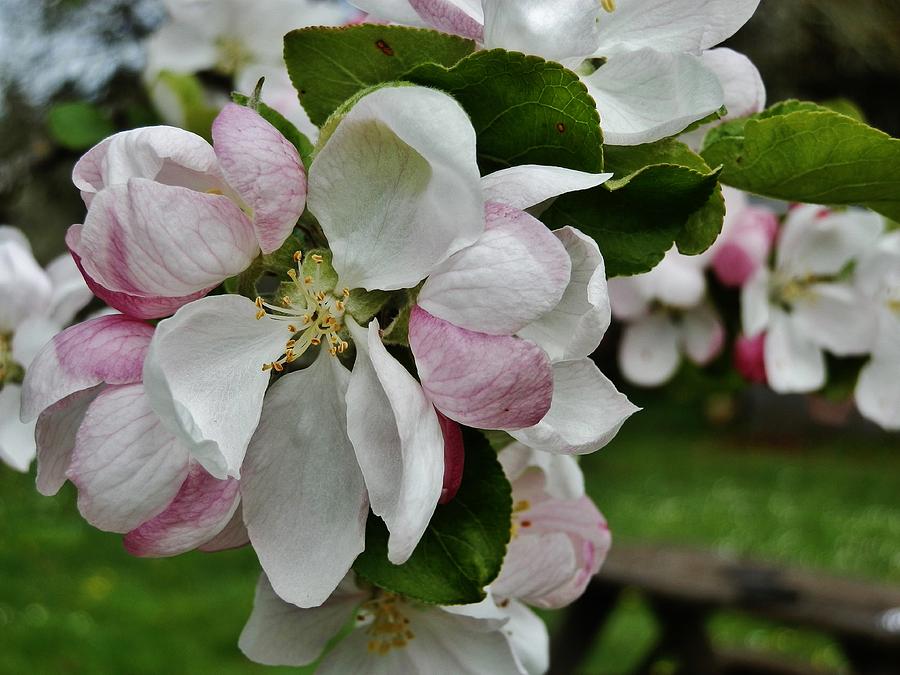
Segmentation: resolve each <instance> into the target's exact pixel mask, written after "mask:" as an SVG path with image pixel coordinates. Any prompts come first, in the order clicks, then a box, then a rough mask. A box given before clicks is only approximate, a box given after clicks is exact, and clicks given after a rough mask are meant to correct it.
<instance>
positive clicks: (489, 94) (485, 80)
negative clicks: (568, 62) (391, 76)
mask: <svg viewBox="0 0 900 675" xmlns="http://www.w3.org/2000/svg"><path fill="white" fill-rule="evenodd" d="M402 79H404V80H408V81H410V82H415V83H416V84H422V85H427V86H431V87H436V88H438V89H442V90H444V91H446V92H447V93H449V94H451V95H453V96H454V97H455V98H456V100H457V101H459V102H460V104H461V105H462V106H463V108H465V110H466V112H467V113H469V116H470V117H471V118H472V124H473V126H474V127H475V132H476V134H477V136H478V154H479V162H480V164H481V169H482V171H483V172H484V173H488V172H490V171H496V170H498V169H503V168H506V167H509V166H516V165H520V164H547V165H551V166H561V167H565V168H568V169H578V170H580V171H590V172H600V171H602V170H603V133H602V131H601V130H600V115H599V113H598V112H597V106H596V104H595V103H594V100H593V99H592V98H591V96H590V94H588V91H587V88H586V87H585V86H584V84H583V83H582V82H581V80H580V79H579V78H578V75H576V74H575V73H573V72H572V71H570V70H567V69H566V68H564V67H563V66H561V65H559V64H558V63H553V62H550V61H545V60H543V59H541V58H538V57H536V56H525V55H524V54H520V53H518V52H508V51H504V50H502V49H492V50H488V51H481V52H477V53H475V54H472V55H471V56H467V57H466V58H464V59H463V60H462V61H460V62H459V63H457V64H456V65H454V66H452V67H449V68H448V67H442V66H440V65H435V64H425V65H421V66H418V67H417V68H415V69H413V70H412V71H410V72H408V73H406V74H405V75H403V77H402Z"/></svg>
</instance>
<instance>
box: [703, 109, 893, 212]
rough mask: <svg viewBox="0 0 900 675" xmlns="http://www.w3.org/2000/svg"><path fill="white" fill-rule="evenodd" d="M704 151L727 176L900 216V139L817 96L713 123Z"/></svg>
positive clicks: (761, 190) (757, 189)
mask: <svg viewBox="0 0 900 675" xmlns="http://www.w3.org/2000/svg"><path fill="white" fill-rule="evenodd" d="M702 154H703V157H704V158H705V159H706V161H707V162H709V163H710V164H716V165H722V166H723V171H722V182H723V183H725V184H727V185H732V186H734V187H736V188H739V189H741V190H746V191H747V192H753V193H756V194H760V195H764V196H766V197H772V198H775V199H784V200H787V201H798V202H810V203H813V204H835V205H849V204H860V205H862V206H866V207H868V208H871V209H873V210H875V211H878V212H879V213H881V214H883V215H885V216H887V217H889V218H892V219H895V220H896V219H900V140H898V139H895V138H891V137H890V136H888V135H887V134H885V133H883V132H881V131H878V130H877V129H874V128H872V127H870V126H867V125H866V124H863V123H862V122H860V121H859V120H856V119H853V118H852V117H848V116H846V115H842V114H840V113H838V112H834V111H832V110H828V109H827V108H822V107H820V106H817V105H815V104H813V103H800V102H797V101H790V102H786V103H782V104H779V105H777V106H774V107H773V108H771V109H769V110H767V111H765V112H763V113H760V114H759V115H754V116H752V117H750V118H747V119H744V120H737V121H734V122H730V123H728V124H724V125H722V127H720V128H718V129H715V130H713V131H712V132H710V134H709V135H708V136H707V138H706V142H705V145H704V149H703V152H702Z"/></svg>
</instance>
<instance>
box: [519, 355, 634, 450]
mask: <svg viewBox="0 0 900 675" xmlns="http://www.w3.org/2000/svg"><path fill="white" fill-rule="evenodd" d="M638 410H639V408H637V407H635V406H634V405H632V404H631V402H630V401H629V400H628V399H627V398H626V397H625V396H624V395H623V394H621V393H619V392H618V391H617V390H616V388H615V386H614V385H613V383H612V382H610V381H609V379H607V377H606V376H605V375H604V374H603V373H601V372H600V370H599V369H598V368H597V366H596V365H595V364H594V362H593V361H591V360H590V359H579V360H576V361H560V362H558V363H554V364H553V403H552V405H551V406H550V411H549V412H548V413H547V414H546V416H545V417H544V418H543V419H542V420H541V421H540V422H538V423H537V424H535V425H534V426H532V427H529V428H526V429H519V430H508V431H509V434H510V435H511V436H512V437H513V438H515V439H516V440H518V441H521V442H522V443H524V444H525V445H527V446H528V447H530V448H534V449H535V450H541V451H544V452H552V453H554V454H563V455H583V454H587V453H590V452H594V451H595V450H598V449H599V448H602V447H603V446H604V445H606V444H607V443H609V442H610V441H611V440H612V439H613V437H615V435H616V434H617V433H618V432H619V429H621V428H622V425H623V424H624V423H625V420H627V419H628V418H629V417H631V415H633V414H634V413H635V412H637V411H638Z"/></svg>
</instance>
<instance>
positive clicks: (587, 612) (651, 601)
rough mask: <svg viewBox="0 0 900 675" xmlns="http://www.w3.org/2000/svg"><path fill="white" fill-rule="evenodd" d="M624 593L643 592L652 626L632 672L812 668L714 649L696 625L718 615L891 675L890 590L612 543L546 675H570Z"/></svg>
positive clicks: (713, 674)
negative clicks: (776, 629)
mask: <svg viewBox="0 0 900 675" xmlns="http://www.w3.org/2000/svg"><path fill="white" fill-rule="evenodd" d="M626 588H634V589H637V590H638V591H639V592H640V593H641V594H642V595H643V597H644V598H645V599H646V601H647V604H648V605H649V607H650V608H651V611H652V612H653V614H654V616H655V618H656V620H657V622H658V623H659V627H660V638H659V640H658V642H657V643H656V645H654V646H653V647H652V649H651V650H650V651H649V652H648V653H647V655H646V657H645V658H644V659H643V661H642V662H641V664H640V665H639V666H638V667H637V668H636V669H635V670H634V673H635V675H639V674H643V673H652V672H653V667H654V665H655V664H656V663H657V662H658V661H660V659H662V658H666V659H668V660H670V661H674V662H676V663H677V664H678V666H677V667H678V669H677V670H676V671H675V672H676V673H678V674H683V675H745V674H747V675H749V674H750V673H753V674H760V675H763V674H766V675H806V674H810V673H821V672H822V671H819V670H815V669H811V668H805V667H802V666H797V665H791V664H787V663H783V662H780V661H778V660H777V659H773V658H771V657H768V656H766V655H762V654H755V653H749V654H748V653H722V652H717V651H716V650H715V649H714V647H713V645H712V643H711V641H710V639H709V636H708V633H707V628H706V624H707V620H708V619H709V618H710V616H711V615H712V614H713V613H715V612H718V611H722V610H728V611H738V612H741V613H745V614H748V615H751V616H755V617H759V618H762V619H766V620H769V621H774V622H778V623H782V624H784V625H787V626H791V627H796V628H806V629H812V630H816V631H819V632H821V633H824V634H827V635H830V636H831V637H832V638H833V639H834V640H835V641H836V642H837V643H838V644H839V645H840V646H841V649H842V650H843V652H844V654H845V656H846V658H847V661H848V663H849V664H851V667H852V668H853V671H852V672H853V673H855V674H857V675H900V588H896V587H888V586H879V585H873V584H867V583H860V582H855V581H848V580H845V579H839V578H834V577H829V576H824V575H821V574H813V573H810V572H805V571H800V570H795V569H788V568H783V567H778V566H774V565H770V564H758V563H753V562H748V561H741V560H737V559H733V558H727V557H724V556H720V555H716V554H713V553H708V552H702V551H691V550H680V549H669V548H660V547H656V546H622V545H615V546H614V547H613V550H612V552H611V553H610V556H609V559H608V560H607V562H606V564H605V565H604V567H603V569H602V570H601V572H600V574H599V575H598V576H597V577H596V578H595V579H594V580H593V581H592V582H591V585H590V586H589V587H588V590H587V592H586V593H585V595H584V596H583V597H582V598H581V599H580V600H579V601H578V602H577V603H575V604H574V605H573V606H572V607H571V609H570V610H569V613H568V614H567V615H566V618H565V620H564V622H563V624H564V625H563V626H562V627H561V628H562V630H560V631H558V632H557V637H556V639H555V640H554V643H553V646H552V652H553V658H552V661H551V663H552V664H553V665H552V671H551V672H552V673H553V674H554V675H562V674H568V673H573V672H577V670H578V666H579V665H580V664H581V663H582V662H583V660H584V658H585V656H586V655H587V654H588V653H589V650H590V648H591V646H592V645H593V644H594V642H595V641H596V640H597V639H599V637H600V634H601V631H602V629H603V627H604V625H605V623H606V620H607V619H608V618H609V616H610V615H611V614H612V612H613V610H614V609H615V607H616V605H617V603H618V601H619V598H620V596H621V593H622V591H623V590H625V589H626ZM582 672H584V671H582ZM616 675H619V674H616ZM621 675H625V674H624V673H623V674H621Z"/></svg>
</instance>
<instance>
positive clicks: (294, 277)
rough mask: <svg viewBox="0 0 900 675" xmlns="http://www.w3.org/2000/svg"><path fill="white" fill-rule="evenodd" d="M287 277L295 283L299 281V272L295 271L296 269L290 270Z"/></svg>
mask: <svg viewBox="0 0 900 675" xmlns="http://www.w3.org/2000/svg"><path fill="white" fill-rule="evenodd" d="M287 275H288V276H289V277H290V278H291V279H292V280H293V281H297V270H295V269H290V270H288V271H287Z"/></svg>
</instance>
